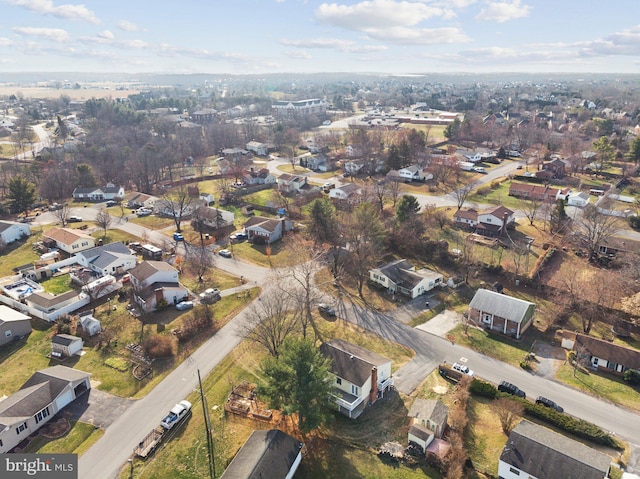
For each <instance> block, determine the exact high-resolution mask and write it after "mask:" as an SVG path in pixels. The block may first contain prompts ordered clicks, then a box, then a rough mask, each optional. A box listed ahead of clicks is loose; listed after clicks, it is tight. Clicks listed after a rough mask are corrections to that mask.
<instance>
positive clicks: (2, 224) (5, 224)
mask: <svg viewBox="0 0 640 479" xmlns="http://www.w3.org/2000/svg"><path fill="white" fill-rule="evenodd" d="M30 235H31V228H29V225H27V224H24V223H17V222H15V221H0V240H2V242H3V243H4V244H9V243H13V242H14V241H18V240H21V239H23V238H26V237H27V236H30Z"/></svg>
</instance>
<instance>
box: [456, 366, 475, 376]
mask: <svg viewBox="0 0 640 479" xmlns="http://www.w3.org/2000/svg"><path fill="white" fill-rule="evenodd" d="M451 369H455V370H456V371H460V372H461V373H462V374H466V375H467V376H471V377H473V374H474V373H473V371H472V370H471V369H469V368H468V367H467V366H465V365H464V364H459V363H453V364H452V365H451Z"/></svg>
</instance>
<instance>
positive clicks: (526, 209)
mask: <svg viewBox="0 0 640 479" xmlns="http://www.w3.org/2000/svg"><path fill="white" fill-rule="evenodd" d="M519 203H520V210H522V212H523V213H524V215H525V216H526V217H527V219H528V220H529V224H530V225H531V226H533V222H534V221H535V219H536V218H537V217H538V211H540V208H541V207H542V201H540V200H536V199H531V200H526V199H521V200H520V201H519Z"/></svg>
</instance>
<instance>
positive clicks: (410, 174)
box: [398, 165, 433, 182]
mask: <svg viewBox="0 0 640 479" xmlns="http://www.w3.org/2000/svg"><path fill="white" fill-rule="evenodd" d="M398 174H399V176H400V177H401V178H403V179H404V180H405V181H406V182H411V181H426V180H432V179H433V174H431V173H429V172H427V171H424V169H423V168H421V167H420V166H418V165H410V166H406V167H404V168H400V169H399V170H398Z"/></svg>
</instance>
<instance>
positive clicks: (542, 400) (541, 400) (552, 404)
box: [536, 396, 564, 412]
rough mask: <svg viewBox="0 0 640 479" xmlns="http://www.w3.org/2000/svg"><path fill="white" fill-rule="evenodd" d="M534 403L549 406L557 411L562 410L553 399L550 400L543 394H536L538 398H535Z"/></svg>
mask: <svg viewBox="0 0 640 479" xmlns="http://www.w3.org/2000/svg"><path fill="white" fill-rule="evenodd" d="M536 404H542V405H543V406H546V407H550V408H551V409H555V410H556V411H558V412H564V408H562V407H560V406H558V405H557V404H556V403H555V402H554V401H552V400H551V399H547V398H546V397H544V396H538V399H536Z"/></svg>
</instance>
